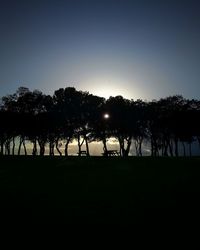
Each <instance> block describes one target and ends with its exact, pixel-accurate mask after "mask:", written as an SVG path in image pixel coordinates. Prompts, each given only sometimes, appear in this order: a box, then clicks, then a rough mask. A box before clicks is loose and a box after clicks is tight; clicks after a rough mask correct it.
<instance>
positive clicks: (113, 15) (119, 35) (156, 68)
mask: <svg viewBox="0 0 200 250" xmlns="http://www.w3.org/2000/svg"><path fill="white" fill-rule="evenodd" d="M199 13H200V3H199V1H194V0H188V1H184V0H180V1H178V0H177V1H176V0H173V1H171V0H166V1H164V0H163V1H162V0H160V1H156V0H148V1H144V0H138V1H134V0H132V1H129V0H123V1H121V0H115V1H112V0H106V1H104V0H98V1H97V0H93V1H92V0H91V1H89V0H71V1H64V0H63V1H62V0H55V1H51V0H48V1H47V0H46V1H45V0H38V1H37V0H34V1H32V0H28V1H27V0H24V1H22V0H21V1H18V0H10V1H9V0H5V1H4V0H1V5H0V96H2V95H5V94H7V93H13V92H14V91H15V90H16V88H17V87H19V86H27V87H29V88H30V89H40V90H42V91H44V92H45V93H53V91H54V90H56V89H58V88H60V87H66V86H75V87H76V88H77V89H80V90H88V91H90V92H91V93H95V94H98V95H103V96H109V95H118V94H121V95H123V96H125V97H128V98H134V99H137V98H142V99H148V100H151V99H154V98H156V99H157V98H160V97H165V96H168V95H174V94H182V95H183V96H185V97H188V98H199V93H200V14H199Z"/></svg>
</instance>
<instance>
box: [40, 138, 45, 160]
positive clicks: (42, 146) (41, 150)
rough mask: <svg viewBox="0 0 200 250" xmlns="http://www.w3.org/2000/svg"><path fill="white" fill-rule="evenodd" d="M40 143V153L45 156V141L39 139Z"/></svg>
mask: <svg viewBox="0 0 200 250" xmlns="http://www.w3.org/2000/svg"><path fill="white" fill-rule="evenodd" d="M38 144H39V146H40V155H41V156H44V154H45V142H44V141H42V140H38Z"/></svg>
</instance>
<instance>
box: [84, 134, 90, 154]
mask: <svg viewBox="0 0 200 250" xmlns="http://www.w3.org/2000/svg"><path fill="white" fill-rule="evenodd" d="M84 140H85V146H86V154H87V156H90V151H89V145H88V139H87V136H86V135H85V136H84Z"/></svg>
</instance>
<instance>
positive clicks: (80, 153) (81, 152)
mask: <svg viewBox="0 0 200 250" xmlns="http://www.w3.org/2000/svg"><path fill="white" fill-rule="evenodd" d="M77 154H78V155H80V156H82V155H87V152H86V150H82V151H80V152H78V153H77Z"/></svg>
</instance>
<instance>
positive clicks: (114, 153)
mask: <svg viewBox="0 0 200 250" xmlns="http://www.w3.org/2000/svg"><path fill="white" fill-rule="evenodd" d="M102 155H103V156H119V155H120V154H119V152H118V151H117V150H107V152H103V153H102Z"/></svg>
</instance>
